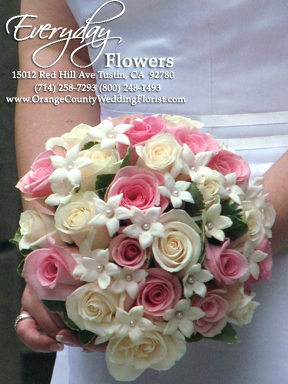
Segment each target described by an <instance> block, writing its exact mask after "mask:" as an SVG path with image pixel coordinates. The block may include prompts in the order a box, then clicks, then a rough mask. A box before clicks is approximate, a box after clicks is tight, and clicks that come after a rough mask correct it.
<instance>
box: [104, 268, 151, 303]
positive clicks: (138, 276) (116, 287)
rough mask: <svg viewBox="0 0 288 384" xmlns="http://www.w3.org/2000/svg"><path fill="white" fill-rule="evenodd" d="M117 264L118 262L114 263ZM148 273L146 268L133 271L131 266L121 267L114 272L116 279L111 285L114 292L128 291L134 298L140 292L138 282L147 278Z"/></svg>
mask: <svg viewBox="0 0 288 384" xmlns="http://www.w3.org/2000/svg"><path fill="white" fill-rule="evenodd" d="M114 265H115V266H116V264H114ZM147 275H148V273H147V272H146V271H145V270H144V269H139V270H138V271H131V269H129V268H125V267H124V268H123V269H121V268H119V267H117V270H116V269H115V270H114V271H113V272H112V276H113V277H114V279H115V280H116V281H114V282H113V284H112V285H111V287H110V290H111V292H113V293H117V294H119V293H123V292H125V291H126V292H127V293H128V295H129V296H130V297H132V299H134V298H135V297H136V295H137V293H138V283H139V282H140V281H141V280H143V279H145V277H146V276H147Z"/></svg>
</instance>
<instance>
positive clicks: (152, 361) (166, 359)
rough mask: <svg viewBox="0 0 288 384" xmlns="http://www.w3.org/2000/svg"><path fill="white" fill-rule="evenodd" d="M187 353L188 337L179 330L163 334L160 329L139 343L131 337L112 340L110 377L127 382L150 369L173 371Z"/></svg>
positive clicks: (109, 364) (145, 333)
mask: <svg viewBox="0 0 288 384" xmlns="http://www.w3.org/2000/svg"><path fill="white" fill-rule="evenodd" d="M185 352H186V342H185V338H184V336H183V335H182V334H181V333H180V332H179V331H177V332H175V333H174V334H173V335H163V332H162V330H161V329H160V328H159V330H158V327H157V328H156V329H155V330H151V331H146V332H143V339H141V341H139V342H138V343H137V344H135V342H132V341H131V339H130V337H129V336H125V337H115V338H112V339H111V340H110V341H109V344H108V347H107V349H106V362H107V367H108V370H109V372H110V374H111V375H112V376H113V377H114V378H115V379H116V380H119V381H125V382H126V381H133V380H135V379H136V378H137V377H139V376H140V375H141V373H142V372H143V371H145V369H147V368H152V369H155V370H157V371H163V370H168V369H170V368H171V367H172V366H173V365H174V364H175V362H176V361H178V360H180V359H181V357H182V356H183V355H184V354H185Z"/></svg>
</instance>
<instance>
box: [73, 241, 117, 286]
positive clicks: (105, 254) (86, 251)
mask: <svg viewBox="0 0 288 384" xmlns="http://www.w3.org/2000/svg"><path fill="white" fill-rule="evenodd" d="M80 253H81V255H77V254H73V257H74V259H75V260H76V262H77V263H78V266H77V267H76V268H75V269H74V271H73V275H75V276H80V280H81V281H86V282H94V281H98V285H99V287H100V288H101V289H106V288H107V287H108V286H109V284H110V282H111V277H110V276H111V275H112V274H113V273H116V272H117V271H118V266H117V265H116V264H114V263H109V251H108V249H106V250H104V249H96V250H94V251H91V249H90V247H89V244H88V242H87V241H86V240H85V241H84V242H83V243H82V244H81V246H80Z"/></svg>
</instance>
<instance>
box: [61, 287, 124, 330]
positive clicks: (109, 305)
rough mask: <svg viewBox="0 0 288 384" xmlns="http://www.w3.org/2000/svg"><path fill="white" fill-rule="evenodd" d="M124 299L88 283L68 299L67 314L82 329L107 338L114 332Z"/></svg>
mask: <svg viewBox="0 0 288 384" xmlns="http://www.w3.org/2000/svg"><path fill="white" fill-rule="evenodd" d="M124 298H125V295H123V294H122V295H116V294H114V293H112V292H110V291H108V290H103V289H101V288H99V286H98V284H97V283H87V284H85V285H83V286H82V287H80V288H78V289H76V290H75V291H74V292H73V293H72V294H71V295H70V296H68V297H67V300H66V309H67V314H68V317H69V318H70V319H71V320H72V321H74V323H75V324H76V325H78V327H79V328H80V329H87V330H88V331H91V332H94V333H96V334H98V335H99V336H107V335H110V334H112V332H113V329H114V322H113V320H114V317H115V313H116V310H117V307H121V308H123V302H124Z"/></svg>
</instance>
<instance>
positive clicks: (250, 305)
mask: <svg viewBox="0 0 288 384" xmlns="http://www.w3.org/2000/svg"><path fill="white" fill-rule="evenodd" d="M255 296H256V294H255V293H254V292H252V293H251V294H250V295H246V294H245V292H244V283H239V284H235V285H231V286H229V289H228V291H227V293H226V294H224V295H223V297H224V298H225V300H227V301H228V303H229V305H230V310H229V312H228V321H229V322H230V323H234V324H237V325H239V326H241V325H245V324H249V323H251V321H252V318H253V315H254V311H255V309H256V308H257V307H258V306H259V303H257V302H256V301H252V300H253V299H254V297H255Z"/></svg>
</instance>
